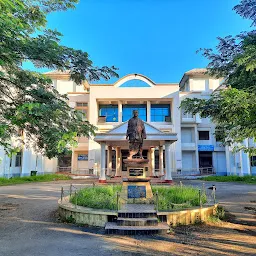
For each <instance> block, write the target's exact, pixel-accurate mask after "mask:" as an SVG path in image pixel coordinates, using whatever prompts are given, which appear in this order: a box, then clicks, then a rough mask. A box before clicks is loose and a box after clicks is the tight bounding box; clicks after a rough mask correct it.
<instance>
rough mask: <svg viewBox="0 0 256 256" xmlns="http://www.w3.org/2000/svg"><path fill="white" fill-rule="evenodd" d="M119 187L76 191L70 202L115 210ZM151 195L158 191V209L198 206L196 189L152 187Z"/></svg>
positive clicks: (203, 196)
mask: <svg viewBox="0 0 256 256" xmlns="http://www.w3.org/2000/svg"><path fill="white" fill-rule="evenodd" d="M121 189H122V186H121V185H118V186H116V185H110V186H102V187H88V188H84V189H81V190H79V191H78V193H77V198H75V196H74V195H73V196H72V197H71V198H70V201H71V202H72V203H73V204H75V203H77V205H80V206H85V207H90V208H95V209H109V210H115V209H117V198H116V193H117V192H121ZM152 190H153V193H156V192H157V191H158V209H159V210H171V209H183V208H189V207H193V206H199V205H200V202H199V194H198V189H196V188H194V187H190V186H183V187H180V186H172V187H161V186H153V187H152ZM205 202H206V196H205V195H204V194H203V195H202V203H205Z"/></svg>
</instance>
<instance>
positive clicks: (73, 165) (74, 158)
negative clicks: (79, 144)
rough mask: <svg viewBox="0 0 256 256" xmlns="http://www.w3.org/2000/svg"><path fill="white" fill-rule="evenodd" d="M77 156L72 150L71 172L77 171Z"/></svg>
mask: <svg viewBox="0 0 256 256" xmlns="http://www.w3.org/2000/svg"><path fill="white" fill-rule="evenodd" d="M77 157H78V154H77V153H76V152H75V151H74V150H73V151H72V159H71V173H74V172H76V171H77V169H78V168H77Z"/></svg>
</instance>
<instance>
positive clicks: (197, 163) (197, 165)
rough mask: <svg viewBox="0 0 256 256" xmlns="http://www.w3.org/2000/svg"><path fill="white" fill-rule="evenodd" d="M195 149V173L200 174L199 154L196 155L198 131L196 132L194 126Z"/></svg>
mask: <svg viewBox="0 0 256 256" xmlns="http://www.w3.org/2000/svg"><path fill="white" fill-rule="evenodd" d="M195 146H196V147H195V148H196V151H195V152H196V171H197V172H198V174H200V171H199V153H198V131H197V126H195Z"/></svg>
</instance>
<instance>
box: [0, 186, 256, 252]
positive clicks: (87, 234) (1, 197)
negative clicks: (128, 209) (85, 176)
mask: <svg viewBox="0 0 256 256" xmlns="http://www.w3.org/2000/svg"><path fill="white" fill-rule="evenodd" d="M70 182H71V181H61V182H51V183H33V184H24V185H15V186H5V187H0V255H1V256H10V255H12V256H13V255H14V256H16V255H18V256H46V255H47V256H55V255H63V256H64V255H65V256H75V255H76V256H78V255H90V256H91V255H104V256H105V255H118V256H120V255H256V241H255V235H256V230H255V211H254V210H253V208H255V207H256V206H255V204H256V203H255V200H256V185H241V184H237V183H236V184H235V183H216V187H217V199H218V200H219V201H220V202H221V203H222V204H224V205H225V206H226V207H227V208H228V210H230V212H231V213H233V214H235V215H236V217H237V218H236V221H237V222H238V223H239V224H234V223H227V224H222V225H221V226H217V227H215V226H214V227H212V228H209V226H191V227H185V228H184V227H180V228H177V229H175V233H173V234H169V235H164V236H154V237H120V236H106V235H105V234H104V230H103V229H97V228H89V227H84V226H83V227H78V226H75V225H72V224H64V223H58V221H57V199H58V198H59V197H60V188H61V186H64V189H66V190H68V189H69V185H70ZM72 183H74V181H72ZM75 183H76V184H75V186H77V187H81V186H85V181H75ZM185 183H186V184H190V185H193V186H201V185H202V182H201V181H184V184H185ZM212 184H213V183H212V182H206V187H207V186H211V185H212ZM246 207H247V208H246Z"/></svg>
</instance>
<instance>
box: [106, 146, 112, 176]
mask: <svg viewBox="0 0 256 256" xmlns="http://www.w3.org/2000/svg"><path fill="white" fill-rule="evenodd" d="M107 175H108V176H112V147H111V146H108V170H107Z"/></svg>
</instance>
